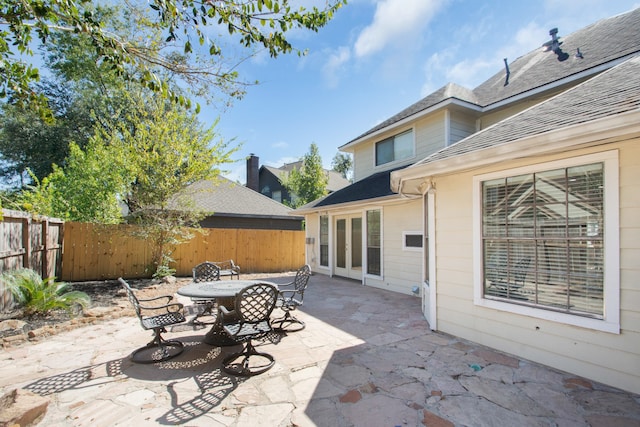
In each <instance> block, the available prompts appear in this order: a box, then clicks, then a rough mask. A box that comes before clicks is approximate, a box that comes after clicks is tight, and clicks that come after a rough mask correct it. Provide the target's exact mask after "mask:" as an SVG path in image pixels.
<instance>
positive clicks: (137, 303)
mask: <svg viewBox="0 0 640 427" xmlns="http://www.w3.org/2000/svg"><path fill="white" fill-rule="evenodd" d="M118 281H119V282H120V284H122V287H123V288H124V290H125V291H126V292H127V298H129V302H131V305H133V308H134V309H135V311H136V316H138V318H139V319H142V314H141V312H140V301H138V297H136V294H135V293H134V292H133V289H131V286H129V284H128V283H127V282H126V281H125V280H124V279H123V278H122V277H120V278H118Z"/></svg>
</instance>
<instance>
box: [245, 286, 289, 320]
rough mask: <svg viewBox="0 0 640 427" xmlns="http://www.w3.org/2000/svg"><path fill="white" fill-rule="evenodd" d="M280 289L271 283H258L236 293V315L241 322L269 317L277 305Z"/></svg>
mask: <svg viewBox="0 0 640 427" xmlns="http://www.w3.org/2000/svg"><path fill="white" fill-rule="evenodd" d="M277 298H278V290H277V289H276V287H275V286H273V285H271V284H269V283H256V284H253V285H249V286H246V287H245V288H243V289H242V290H241V291H240V292H239V293H238V295H236V310H235V312H236V315H237V316H238V318H239V319H240V321H241V322H249V323H257V322H261V321H263V320H267V319H269V316H270V315H271V312H272V311H273V309H274V308H275V306H276V300H277Z"/></svg>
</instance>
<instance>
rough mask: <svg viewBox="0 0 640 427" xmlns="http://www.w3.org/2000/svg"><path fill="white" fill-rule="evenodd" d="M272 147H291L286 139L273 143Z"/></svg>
mask: <svg viewBox="0 0 640 427" xmlns="http://www.w3.org/2000/svg"><path fill="white" fill-rule="evenodd" d="M271 148H289V144H287V143H286V142H284V141H278V142H274V143H273V144H271Z"/></svg>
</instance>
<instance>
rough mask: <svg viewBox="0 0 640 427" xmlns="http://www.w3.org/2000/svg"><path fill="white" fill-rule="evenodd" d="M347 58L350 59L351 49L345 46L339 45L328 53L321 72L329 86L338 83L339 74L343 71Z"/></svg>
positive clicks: (334, 85)
mask: <svg viewBox="0 0 640 427" xmlns="http://www.w3.org/2000/svg"><path fill="white" fill-rule="evenodd" d="M349 59H351V50H350V49H349V48H348V47H347V46H341V47H339V48H338V49H337V50H335V51H332V52H330V53H329V58H328V60H327V62H326V63H325V64H324V66H323V67H322V74H323V75H324V78H325V80H326V82H327V85H328V86H329V87H331V88H333V87H336V86H337V85H338V82H339V80H340V77H341V76H340V75H341V74H342V72H344V69H345V65H346V64H347V62H348V61H349Z"/></svg>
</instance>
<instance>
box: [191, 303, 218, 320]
mask: <svg viewBox="0 0 640 427" xmlns="http://www.w3.org/2000/svg"><path fill="white" fill-rule="evenodd" d="M197 305H202V306H203V308H202V310H199V312H198V314H196V315H195V316H194V317H193V319H191V321H190V322H189V323H191V324H192V325H194V326H206V325H213V324H215V322H216V319H215V316H216V314H215V311H216V310H215V308H216V303H215V302H213V301H212V302H207V303H204V304H197ZM205 316H211V317H214V319H213V320H212V321H210V322H203V321H201V320H199V318H200V317H205Z"/></svg>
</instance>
